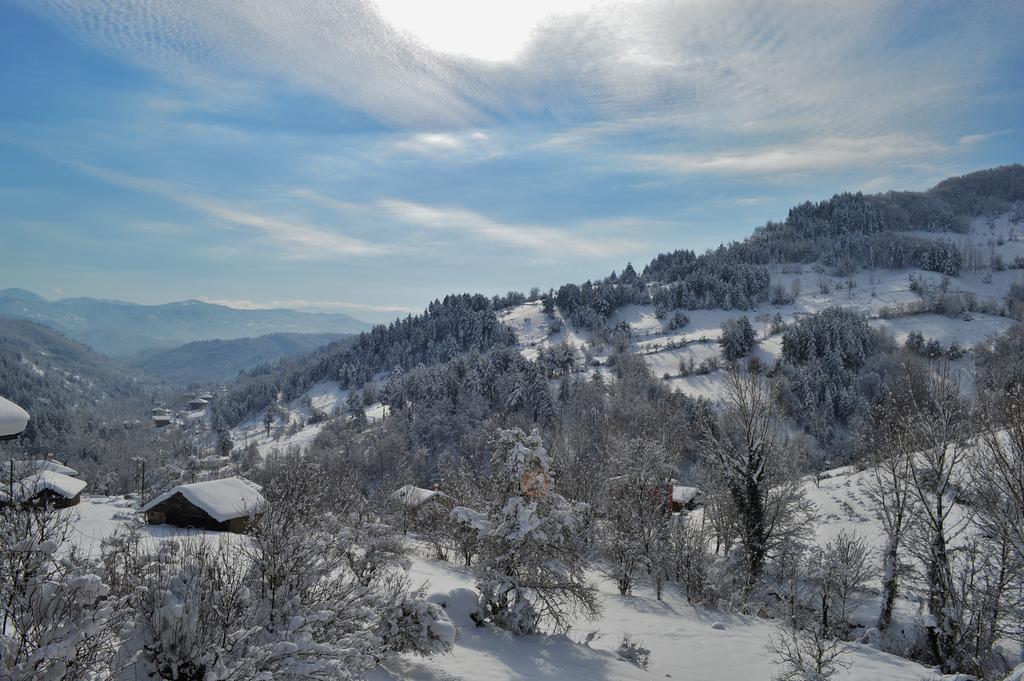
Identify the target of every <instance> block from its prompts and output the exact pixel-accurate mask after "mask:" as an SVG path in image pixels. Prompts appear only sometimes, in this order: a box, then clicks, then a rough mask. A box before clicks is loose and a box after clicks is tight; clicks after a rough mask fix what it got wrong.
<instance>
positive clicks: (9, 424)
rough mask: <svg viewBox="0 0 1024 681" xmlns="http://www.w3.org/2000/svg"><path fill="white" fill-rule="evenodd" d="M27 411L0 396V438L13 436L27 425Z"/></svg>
mask: <svg viewBox="0 0 1024 681" xmlns="http://www.w3.org/2000/svg"><path fill="white" fill-rule="evenodd" d="M28 420H29V415H28V412H27V411H25V410H24V409H22V408H21V407H19V406H18V405H16V404H15V403H14V402H11V401H10V400H8V399H6V398H4V397H0V438H7V437H14V436H15V435H17V434H18V433H20V432H21V431H23V430H25V428H26V427H27V426H28Z"/></svg>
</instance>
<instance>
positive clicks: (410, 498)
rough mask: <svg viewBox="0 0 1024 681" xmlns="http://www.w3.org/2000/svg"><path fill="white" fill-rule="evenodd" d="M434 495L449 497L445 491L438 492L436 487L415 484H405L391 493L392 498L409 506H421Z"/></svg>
mask: <svg viewBox="0 0 1024 681" xmlns="http://www.w3.org/2000/svg"><path fill="white" fill-rule="evenodd" d="M434 497H442V498H449V497H448V495H447V494H445V493H444V492H438V491H437V490H435V489H423V488H422V487H416V486H415V485H404V486H402V487H399V488H398V489H396V490H395V491H394V492H392V493H391V498H392V499H394V500H395V501H397V502H399V503H401V504H403V505H405V506H408V507H409V508H419V507H420V506H422V505H423V504H424V503H426V502H427V501H429V500H431V499H433V498H434Z"/></svg>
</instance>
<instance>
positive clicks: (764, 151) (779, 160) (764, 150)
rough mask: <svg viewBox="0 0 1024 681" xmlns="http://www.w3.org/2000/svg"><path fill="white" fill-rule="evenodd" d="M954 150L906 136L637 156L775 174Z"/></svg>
mask: <svg viewBox="0 0 1024 681" xmlns="http://www.w3.org/2000/svg"><path fill="white" fill-rule="evenodd" d="M947 150H948V147H947V146H945V145H942V144H938V143H935V142H931V141H928V140H923V139H918V138H914V137H909V136H905V135H884V136H880V137H871V138H859V139H855V138H831V139H824V140H810V141H807V142H804V143H799V144H792V145H786V146H771V147H755V148H751V149H730V150H726V151H722V152H712V153H705V154H685V153H659V154H634V155H632V156H630V157H628V158H629V160H630V161H632V162H633V163H634V164H635V165H636V166H637V167H638V168H642V169H657V170H662V171H667V172H671V173H683V174H692V173H721V174H738V175H747V174H749V175H774V174H779V173H801V172H820V171H826V170H834V169H837V168H856V167H864V166H870V165H872V164H877V163H880V162H887V161H901V160H903V161H906V160H911V159H915V160H920V159H922V158H927V157H931V156H934V155H936V154H939V153H942V152H945V151H947Z"/></svg>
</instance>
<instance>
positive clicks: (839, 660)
mask: <svg viewBox="0 0 1024 681" xmlns="http://www.w3.org/2000/svg"><path fill="white" fill-rule="evenodd" d="M768 651H769V652H771V653H772V661H773V662H775V663H776V664H778V665H780V666H781V669H779V671H778V672H777V673H776V674H775V675H774V676H773V677H772V679H773V681H811V680H812V679H813V680H814V681H828V679H831V678H833V677H834V676H835V675H836V674H838V673H839V670H841V669H849V668H850V661H849V659H848V658H847V656H846V654H847V652H848V651H849V647H848V646H847V645H846V644H845V643H843V642H842V641H836V640H834V639H830V638H828V637H827V636H826V635H825V633H824V632H823V631H822V630H821V629H820V628H818V627H812V628H810V629H791V630H781V631H779V632H778V633H776V634H773V635H772V636H771V637H770V638H769V639H768Z"/></svg>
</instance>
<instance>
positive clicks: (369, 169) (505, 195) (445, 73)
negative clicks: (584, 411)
mask: <svg viewBox="0 0 1024 681" xmlns="http://www.w3.org/2000/svg"><path fill="white" fill-rule="evenodd" d="M1022 31H1024V4H1022V3H1020V2H1016V1H1013V2H1010V1H1007V2H986V3H962V2H891V3H886V2H871V1H864V2H842V3H838V2H837V3H830V2H790V1H788V0H779V1H775V2H763V3H758V2H738V1H733V0H719V1H716V2H713V1H708V0H700V1H686V0H680V1H676V2H654V1H640V0H635V1H630V0H626V1H624V2H617V3H614V4H611V3H606V4H596V5H595V4H593V3H589V2H586V1H585V0H549V1H548V2H534V1H533V0H522V1H521V2H518V3H514V4H513V3H509V4H500V5H499V4H489V3H481V2H470V1H468V0H438V2H434V3H422V2H415V3H414V2H404V0H380V1H379V2H378V3H377V4H375V5H369V4H366V3H360V2H337V1H335V2H328V1H326V0H305V1H304V2H300V3H279V2H270V1H269V0H268V1H266V2H263V1H257V0H235V1H232V2H203V3H198V2H191V1H182V2H178V1H177V0H124V2H120V1H116V0H82V1H81V2H72V3H68V2H59V1H57V0H53V1H52V2H51V1H50V0H26V1H25V2H23V3H22V2H12V1H9V2H2V3H0V92H2V96H0V207H2V210H0V252H2V253H3V254H4V257H3V266H2V268H0V288H3V287H8V286H18V287H24V288H29V289H32V290H34V291H36V292H38V293H40V294H42V295H45V296H47V297H51V298H56V297H64V296H81V295H88V296H97V297H106V298H119V299H125V300H132V301H138V302H146V303H158V302H167V301H171V300H180V299H185V298H201V299H208V300H214V301H230V302H231V304H233V305H238V306H292V307H297V308H302V309H322V310H337V311H346V312H350V313H352V314H354V315H355V316H358V317H362V318H364V319H368V320H378V319H386V318H388V317H391V316H394V315H395V314H396V313H404V312H406V311H410V310H418V309H420V308H422V306H423V305H424V304H425V303H426V302H428V301H429V300H430V299H432V298H435V297H438V296H441V295H443V294H445V293H447V292H452V291H480V292H484V293H488V294H490V293H497V292H502V291H506V290H509V289H517V290H526V289H528V288H529V287H531V286H534V285H536V286H541V287H543V288H546V287H549V286H557V285H559V284H562V283H565V282H567V281H577V282H579V281H584V280H586V279H588V278H593V277H600V276H604V275H605V274H607V273H608V272H610V271H611V270H613V269H615V270H620V269H621V268H622V267H623V266H624V265H625V263H626V262H627V261H632V262H633V263H634V264H635V265H637V266H638V267H639V266H641V265H642V264H644V263H646V262H647V261H648V260H649V259H650V258H651V257H652V256H654V255H655V254H657V253H659V252H663V251H667V250H673V249H676V248H684V247H685V248H694V249H698V250H700V249H704V248H708V247H712V246H715V245H717V244H718V243H720V242H722V241H728V240H731V239H737V238H742V237H743V236H745V235H747V234H748V233H749V232H750V231H751V230H752V229H753V228H754V227H756V226H757V225H759V224H763V223H764V222H765V221H766V220H768V219H779V218H781V217H784V216H785V212H786V210H787V209H788V207H789V206H790V205H792V204H794V203H797V202H799V201H802V200H804V199H820V198H825V197H827V196H830V195H831V194H833V193H835V192H837V191H842V190H865V191H881V190H887V189H890V188H898V189H923V188H926V187H928V186H930V185H931V184H933V183H934V182H936V181H937V180H939V179H942V178H944V177H947V176H950V175H955V174H960V173H963V172H968V171H970V170H975V169H980V168H984V167H989V166H995V165H1000V164H1004V163H1012V162H1021V161H1024V154H1022V151H1024V131H1022V129H1021V128H1022V123H1024V121H1022V114H1021V112H1022V111H1024V77H1022V76H1021V74H1024V43H1022V41H1021V39H1020V36H1021V35H1022Z"/></svg>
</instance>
